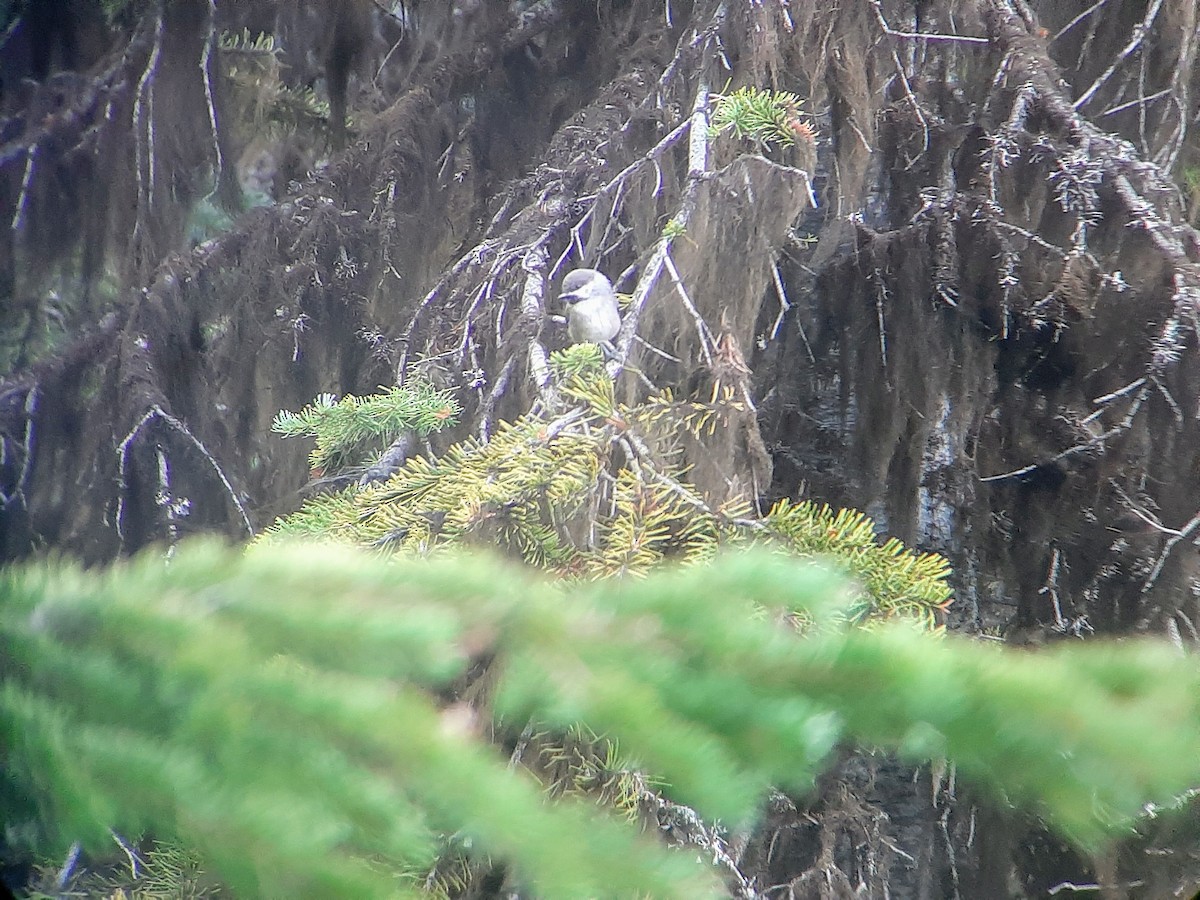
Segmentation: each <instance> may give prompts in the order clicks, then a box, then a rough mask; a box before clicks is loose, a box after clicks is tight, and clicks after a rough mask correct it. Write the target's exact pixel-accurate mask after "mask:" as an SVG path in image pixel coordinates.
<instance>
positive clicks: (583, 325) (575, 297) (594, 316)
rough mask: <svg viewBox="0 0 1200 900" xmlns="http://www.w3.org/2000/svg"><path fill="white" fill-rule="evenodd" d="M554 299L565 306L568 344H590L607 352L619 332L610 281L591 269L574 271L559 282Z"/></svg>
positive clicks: (615, 302)
mask: <svg viewBox="0 0 1200 900" xmlns="http://www.w3.org/2000/svg"><path fill="white" fill-rule="evenodd" d="M558 299H559V300H560V301H561V302H562V303H563V304H565V305H566V307H567V334H568V335H570V337H571V341H572V343H575V344H580V343H584V342H591V343H594V344H600V345H601V347H604V348H606V349H609V350H611V349H612V344H611V341H612V339H613V338H615V337H616V336H617V332H619V331H620V330H621V308H620V307H619V306H618V305H617V292H616V291H614V290H613V286H612V282H611V281H609V280H608V278H606V277H605V276H604V274H603V273H602V272H598V271H596V270H595V269H574V270H573V271H571V272H568V273H567V277H566V278H564V279H563V283H562V290H561V291H560V292H559V295H558Z"/></svg>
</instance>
